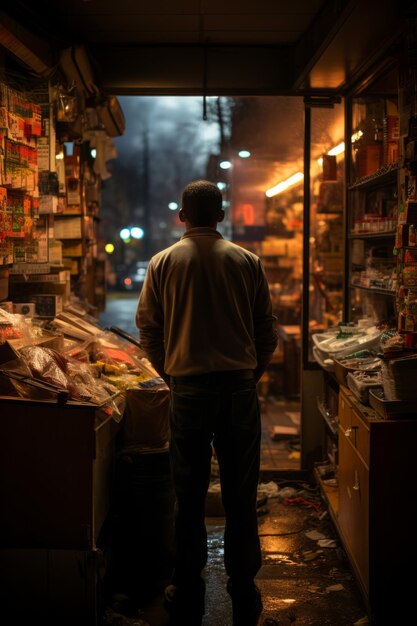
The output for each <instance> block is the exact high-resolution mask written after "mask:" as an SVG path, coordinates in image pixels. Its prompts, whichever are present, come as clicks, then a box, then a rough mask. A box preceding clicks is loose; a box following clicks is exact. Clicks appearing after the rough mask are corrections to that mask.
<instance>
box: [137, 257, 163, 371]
mask: <svg viewBox="0 0 417 626" xmlns="http://www.w3.org/2000/svg"><path fill="white" fill-rule="evenodd" d="M136 326H137V328H138V330H139V341H140V345H141V346H142V348H143V350H144V352H145V353H146V356H147V357H148V359H149V361H150V362H151V363H152V365H153V366H154V368H155V369H156V371H157V372H158V374H159V375H160V376H161V377H162V378H163V379H164V380H165V381H166V380H167V379H168V376H167V375H166V373H165V369H164V363H165V342H164V313H163V310H162V306H161V303H160V299H159V295H158V289H157V276H156V272H155V269H154V266H153V264H152V260H151V261H150V262H149V265H148V269H147V271H146V276H145V280H144V282H143V286H142V290H141V293H140V296H139V301H138V306H137V309H136Z"/></svg>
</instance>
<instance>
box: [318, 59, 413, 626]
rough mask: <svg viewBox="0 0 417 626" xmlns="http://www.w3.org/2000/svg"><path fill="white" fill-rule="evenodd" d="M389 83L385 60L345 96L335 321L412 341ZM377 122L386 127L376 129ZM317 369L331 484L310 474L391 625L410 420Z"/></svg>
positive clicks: (376, 610) (400, 141)
mask: <svg viewBox="0 0 417 626" xmlns="http://www.w3.org/2000/svg"><path fill="white" fill-rule="evenodd" d="M397 79H398V77H397V70H396V68H394V67H392V65H391V66H390V67H388V66H387V67H386V69H385V71H383V70H381V71H380V72H379V73H377V74H376V75H374V76H373V77H372V80H371V79H369V80H364V82H363V83H362V84H364V85H366V88H364V89H363V90H362V91H360V92H356V93H353V94H351V95H350V96H349V97H348V98H347V102H346V115H347V124H346V128H347V131H346V132H347V137H346V145H347V146H349V145H350V146H351V150H349V149H348V150H347V154H346V158H347V163H346V171H347V176H348V181H350V182H348V185H347V187H346V215H345V232H346V250H345V272H344V273H345V282H344V320H346V322H357V321H358V320H359V319H361V318H363V317H368V318H371V320H372V321H373V323H374V324H381V325H382V324H384V323H388V325H389V327H390V328H397V324H398V329H399V331H400V332H403V333H404V335H405V337H406V338H407V340H408V341H413V339H412V337H415V335H416V330H417V329H416V328H413V329H411V328H410V327H409V326H408V327H407V328H406V326H405V318H404V320H403V322H401V320H399V315H400V314H401V311H403V312H405V315H408V314H410V311H409V310H407V301H408V298H409V294H410V293H411V294H412V293H413V292H414V289H415V290H416V291H417V280H416V286H411V285H412V282H411V284H410V285H407V281H406V280H404V267H407V262H408V263H409V265H410V267H413V263H414V264H415V265H417V247H415V246H413V245H412V246H410V248H411V251H409V246H408V241H407V236H408V231H409V230H410V224H414V223H416V225H417V211H416V214H414V212H413V211H414V208H415V207H417V192H416V191H414V187H416V188H417V184H416V185H414V181H415V180H416V173H415V172H416V171H417V130H416V133H415V137H413V138H412V139H410V138H406V137H405V133H406V132H407V126H408V124H407V123H404V122H402V123H400V121H399V119H398V118H399V114H400V113H401V114H403V113H404V111H403V110H402V109H401V106H400V102H399V92H398V80H397ZM396 118H397V119H396ZM380 128H382V129H383V130H384V131H385V132H383V133H382V135H381V134H380V130H379V129H380ZM400 128H401V129H402V131H401V134H400ZM372 129H374V130H375V129H376V131H375V133H376V134H373V131H372ZM404 129H405V130H404ZM416 129H417V126H416ZM349 138H350V139H351V142H349ZM410 141H412V143H413V146H414V144H415V145H416V151H415V152H413V154H410V153H411V152H412V150H410V149H408V153H409V159H410V160H408V161H407V158H406V159H405V165H406V167H405V168H404V167H403V163H404V154H403V152H405V153H407V144H408V143H409V142H410ZM395 143H396V145H394V144H395ZM404 146H405V147H404ZM405 156H406V155H405ZM413 159H414V160H413ZM407 165H408V167H407ZM404 169H405V171H404ZM410 193H411V196H410ZM410 205H411V206H410ZM399 224H404V225H405V226H404V231H405V233H406V237H405V240H404V239H402V240H401V239H400V240H399V237H398V228H399V226H398V225H399ZM407 251H408V252H409V254H406V253H407ZM383 285H384V286H383ZM399 307H400V308H399ZM401 307H402V308H401ZM402 324H403V325H402ZM410 338H411V339H410ZM321 368H322V380H323V396H322V398H320V399H318V411H319V414H320V416H321V418H322V421H323V449H324V452H325V453H324V454H323V464H324V467H326V464H327V463H328V462H329V460H330V462H331V461H332V458H331V455H330V457H329V454H328V453H327V454H326V451H327V450H328V448H329V445H333V444H334V445H335V446H336V447H337V454H336V455H335V462H334V475H335V478H336V481H335V482H336V486H335V485H333V484H332V483H330V484H329V482H328V481H326V480H325V479H324V477H323V475H322V472H321V471H319V468H317V467H316V468H315V471H314V473H315V477H316V480H317V483H318V485H319V486H320V489H321V492H322V495H323V499H324V500H325V501H326V503H327V505H328V508H329V512H330V515H331V517H332V519H333V521H334V523H335V525H336V528H337V529H338V532H339V535H340V538H341V540H342V543H343V545H344V547H345V549H346V552H347V554H348V557H349V560H350V562H351V565H352V569H353V571H354V573H355V575H356V578H357V581H358V583H359V586H360V588H361V590H362V594H363V597H364V600H365V602H366V605H367V608H368V613H369V616H370V619H371V624H372V625H373V624H376V625H377V626H379V625H380V624H386V623H399V622H400V621H401V617H400V616H405V615H407V614H408V613H409V612H410V611H411V603H412V597H413V588H414V587H413V584H412V582H411V581H410V580H409V578H408V576H407V574H406V573H404V558H405V555H407V556H406V558H407V559H409V558H411V559H414V558H415V557H416V556H417V541H416V540H415V538H414V531H413V530H412V528H413V525H415V523H416V519H417V504H416V502H417V493H416V487H415V485H413V484H412V481H410V480H407V477H409V476H410V475H411V474H412V472H413V471H414V466H413V465H412V463H413V459H414V458H415V454H416V453H417V450H416V448H415V446H416V444H415V442H416V440H417V437H416V435H417V419H397V420H393V419H381V417H380V416H379V414H378V413H376V411H375V410H374V409H373V408H371V407H369V406H366V405H364V404H361V403H360V402H359V401H358V400H357V398H356V397H355V396H354V394H353V393H352V392H351V391H350V390H349V389H348V388H347V387H346V386H345V385H344V384H342V383H341V380H337V379H336V376H335V375H334V374H333V373H332V372H330V371H327V370H326V369H325V368H324V365H323V364H321ZM329 396H330V397H331V398H332V402H331V406H332V408H331V411H329V405H330V403H329V400H328V399H329ZM335 398H337V408H336V409H335V407H334V404H335ZM329 441H330V442H331V443H330V444H329ZM410 493H411V499H412V502H411V503H410ZM392 494H395V497H394V498H393V497H392ZM394 500H395V504H394ZM397 505H398V506H397ZM399 603H401V607H400V608H399V607H398V605H399ZM407 611H408V613H407Z"/></svg>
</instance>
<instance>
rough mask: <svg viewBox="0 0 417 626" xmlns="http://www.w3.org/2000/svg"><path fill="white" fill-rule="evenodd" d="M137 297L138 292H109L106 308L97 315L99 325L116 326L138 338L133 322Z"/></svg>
mask: <svg viewBox="0 0 417 626" xmlns="http://www.w3.org/2000/svg"><path fill="white" fill-rule="evenodd" d="M138 297H139V293H132V292H130V293H123V292H109V293H108V294H107V300H106V310H105V311H104V312H103V313H100V316H99V324H100V326H101V327H102V328H108V327H110V326H117V327H118V328H121V329H122V330H124V331H125V332H126V333H128V334H129V335H132V337H134V338H135V339H138V336H139V335H138V329H137V328H136V324H135V315H136V307H137V303H138Z"/></svg>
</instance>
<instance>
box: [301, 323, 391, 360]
mask: <svg viewBox="0 0 417 626" xmlns="http://www.w3.org/2000/svg"><path fill="white" fill-rule="evenodd" d="M349 328H350V331H349V332H343V331H342V332H341V331H340V329H339V328H337V329H334V330H330V331H325V332H323V333H315V334H313V336H312V337H313V342H314V344H315V346H314V347H315V348H316V350H317V353H318V354H319V355H320V358H321V359H322V360H325V359H328V358H331V359H334V358H340V357H342V356H345V355H347V354H350V353H352V352H355V351H358V350H365V349H371V348H375V347H377V346H378V345H379V341H380V339H381V336H382V334H383V331H382V330H381V329H379V328H377V327H376V326H370V327H368V328H361V327H360V326H357V325H356V326H352V327H349Z"/></svg>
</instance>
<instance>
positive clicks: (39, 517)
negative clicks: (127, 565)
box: [0, 397, 119, 626]
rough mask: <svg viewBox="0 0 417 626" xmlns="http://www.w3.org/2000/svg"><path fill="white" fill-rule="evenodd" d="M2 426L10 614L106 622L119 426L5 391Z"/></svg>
mask: <svg viewBox="0 0 417 626" xmlns="http://www.w3.org/2000/svg"><path fill="white" fill-rule="evenodd" d="M0 429H1V454H0V501H1V515H0V562H1V568H0V587H1V590H2V594H1V597H2V611H3V614H4V615H9V614H10V615H13V620H14V621H15V622H16V623H24V622H25V621H27V620H28V619H29V621H31V620H34V619H35V618H38V619H39V620H40V622H41V623H42V624H44V625H45V626H46V625H47V626H53V625H54V626H55V624H60V626H72V625H73V624H77V625H78V626H98V624H99V623H101V621H100V620H101V617H102V616H101V612H102V606H101V600H102V584H103V580H102V579H103V574H104V569H105V559H104V558H103V548H102V545H101V542H100V540H99V536H100V533H101V531H102V529H103V525H104V522H105V519H106V517H107V514H108V512H109V508H110V496H111V484H112V478H113V463H114V458H115V448H116V445H115V444H116V435H117V432H118V430H119V424H117V423H116V422H115V420H114V419H113V418H112V417H110V416H103V415H101V416H99V415H98V414H97V409H96V408H95V407H93V406H86V405H82V404H80V403H76V402H68V403H67V404H66V405H64V406H59V405H58V404H57V403H56V402H48V401H32V400H25V399H23V398H8V397H0Z"/></svg>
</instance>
